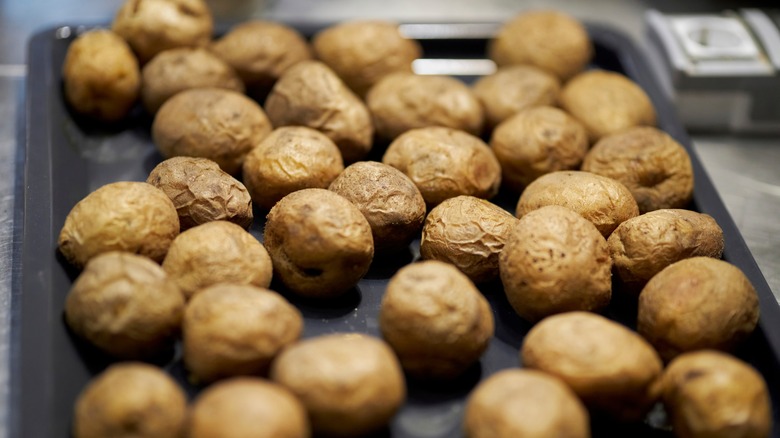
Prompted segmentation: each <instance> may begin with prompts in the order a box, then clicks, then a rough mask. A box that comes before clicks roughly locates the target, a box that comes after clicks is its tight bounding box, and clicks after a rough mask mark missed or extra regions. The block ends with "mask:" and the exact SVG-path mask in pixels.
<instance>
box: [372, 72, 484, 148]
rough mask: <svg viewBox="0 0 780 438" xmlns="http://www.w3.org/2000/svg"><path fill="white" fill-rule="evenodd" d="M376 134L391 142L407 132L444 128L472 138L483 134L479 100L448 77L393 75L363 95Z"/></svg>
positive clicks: (465, 87) (455, 80) (457, 81)
mask: <svg viewBox="0 0 780 438" xmlns="http://www.w3.org/2000/svg"><path fill="white" fill-rule="evenodd" d="M366 104H367V105H368V109H369V110H370V111H371V117H372V118H373V119H374V126H375V127H376V132H377V134H378V135H379V136H380V137H382V138H384V139H386V140H393V139H395V138H396V137H398V136H399V135H401V134H403V133H404V132H406V131H409V130H410V129H416V128H425V127H429V126H444V127H447V128H453V129H460V130H463V131H466V132H468V133H470V134H473V135H479V134H480V133H481V132H482V125H483V118H484V116H483V113H482V111H483V110H482V105H481V104H480V103H479V99H477V96H476V95H475V94H474V92H473V91H471V89H470V88H469V87H468V86H466V85H465V84H464V83H463V82H461V81H459V80H457V79H455V78H451V77H448V76H423V75H416V74H412V73H400V72H399V73H393V74H390V75H387V76H385V77H384V78H382V80H380V81H379V82H377V84H376V85H374V86H373V87H372V88H371V90H370V91H369V92H368V94H367V95H366Z"/></svg>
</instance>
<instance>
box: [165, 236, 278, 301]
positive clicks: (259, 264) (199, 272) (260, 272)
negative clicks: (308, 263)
mask: <svg viewBox="0 0 780 438" xmlns="http://www.w3.org/2000/svg"><path fill="white" fill-rule="evenodd" d="M162 267H163V269H165V272H167V273H168V275H170V276H171V278H172V279H173V280H174V281H175V282H176V284H178V285H179V287H180V288H181V290H182V292H184V296H185V297H187V299H189V298H192V296H193V295H195V294H196V293H199V291H200V290H201V289H203V288H206V287H208V286H212V285H214V284H217V283H236V284H251V285H254V286H257V287H262V288H267V287H268V286H269V285H270V284H271V276H272V274H273V266H272V264H271V258H270V257H269V255H268V251H266V249H265V247H263V244H262V243H260V242H259V241H258V240H257V239H255V237H254V236H252V235H251V234H249V233H248V232H247V231H246V230H244V229H243V228H241V227H240V226H238V225H236V224H234V223H231V222H226V221H213V222H207V223H205V224H203V225H198V226H197V227H193V228H190V229H189V230H187V231H185V232H183V233H181V234H180V235H179V237H177V238H176V240H174V241H173V243H172V244H171V249H170V251H168V255H167V256H166V257H165V260H164V261H163V264H162Z"/></svg>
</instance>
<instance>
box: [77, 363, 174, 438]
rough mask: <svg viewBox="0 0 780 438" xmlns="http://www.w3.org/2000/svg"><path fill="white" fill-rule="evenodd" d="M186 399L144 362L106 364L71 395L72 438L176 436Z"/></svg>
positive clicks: (160, 372) (160, 371)
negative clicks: (72, 401)
mask: <svg viewBox="0 0 780 438" xmlns="http://www.w3.org/2000/svg"><path fill="white" fill-rule="evenodd" d="M186 417H187V398H186V396H185V394H184V391H182V390H181V388H179V386H178V385H177V384H176V382H174V381H173V379H171V378H170V377H169V376H168V375H167V374H165V373H164V372H163V371H162V370H160V369H159V368H157V367H154V366H152V365H147V364H143V363H134V362H125V363H118V364H114V365H111V366H110V367H108V368H107V369H106V370H105V371H103V372H102V373H101V374H100V375H99V376H97V377H96V378H95V379H94V380H92V381H91V382H90V383H89V384H88V385H87V387H86V388H84V390H83V391H82V392H81V394H80V395H79V397H78V399H77V400H76V408H75V412H74V415H73V437H74V438H106V437H123V436H137V437H179V436H183V435H184V429H185V421H186Z"/></svg>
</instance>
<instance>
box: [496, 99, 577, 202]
mask: <svg viewBox="0 0 780 438" xmlns="http://www.w3.org/2000/svg"><path fill="white" fill-rule="evenodd" d="M490 147H491V148H492V149H493V153H494V154H496V158H497V159H498V162H499V163H501V178H502V180H503V182H504V184H505V185H507V186H509V187H510V188H511V189H513V190H515V191H517V192H522V190H523V188H525V187H526V186H527V185H528V184H531V183H532V182H533V181H534V180H535V179H536V178H539V177H540V176H542V175H545V174H548V173H550V172H555V171H558V170H576V169H579V167H580V164H582V160H583V158H585V154H587V153H588V133H587V131H586V130H585V127H583V126H582V124H581V123H580V122H578V121H577V120H576V119H574V118H573V117H571V116H570V115H568V114H566V112H564V111H561V110H559V109H558V108H553V107H547V106H545V107H538V108H530V109H527V110H525V111H522V112H520V113H518V114H515V115H514V116H512V117H510V118H508V119H507V120H506V121H504V122H503V123H501V124H500V125H498V127H496V129H495V130H494V131H493V136H492V137H491V138H490Z"/></svg>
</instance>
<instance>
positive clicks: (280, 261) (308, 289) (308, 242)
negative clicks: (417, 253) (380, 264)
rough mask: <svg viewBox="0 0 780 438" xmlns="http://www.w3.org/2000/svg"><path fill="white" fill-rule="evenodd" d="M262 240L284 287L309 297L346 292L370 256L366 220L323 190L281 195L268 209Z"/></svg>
mask: <svg viewBox="0 0 780 438" xmlns="http://www.w3.org/2000/svg"><path fill="white" fill-rule="evenodd" d="M264 241H265V245H266V247H267V248H268V252H269V253H270V254H271V260H273V265H274V271H275V272H276V274H277V275H279V278H280V279H281V280H282V282H283V283H284V285H285V286H287V288H288V289H290V290H291V291H292V292H295V293H297V294H300V295H304V296H309V297H320V298H327V297H335V296H338V295H341V294H343V293H345V292H346V291H348V290H349V289H350V288H351V287H353V286H355V284H357V282H358V281H359V280H360V279H361V278H362V277H363V275H365V273H366V272H368V268H369V266H370V265H371V261H372V260H373V258H374V240H373V238H372V237H371V226H370V225H369V224H368V221H366V218H365V217H364V216H363V214H362V213H360V210H358V208H357V207H355V206H354V205H353V204H352V203H351V202H349V201H348V200H347V199H346V198H344V197H342V196H340V195H337V194H336V193H333V192H330V191H328V190H323V189H304V190H299V191H297V192H294V193H291V194H289V195H287V196H285V197H284V198H282V200H281V201H279V202H278V203H277V204H276V205H275V206H274V208H272V209H271V212H270V213H268V218H267V221H266V224H265V239H264Z"/></svg>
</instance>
